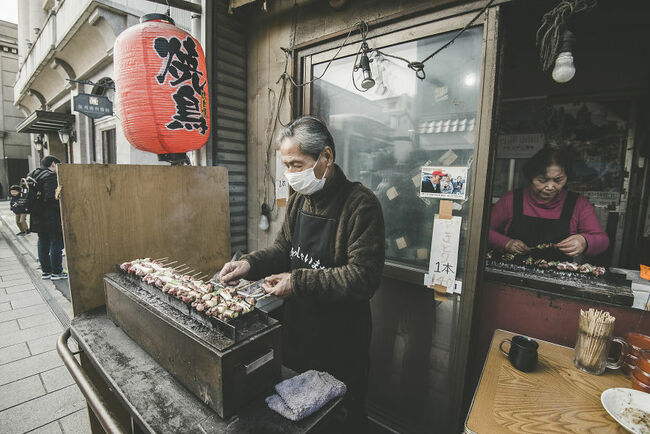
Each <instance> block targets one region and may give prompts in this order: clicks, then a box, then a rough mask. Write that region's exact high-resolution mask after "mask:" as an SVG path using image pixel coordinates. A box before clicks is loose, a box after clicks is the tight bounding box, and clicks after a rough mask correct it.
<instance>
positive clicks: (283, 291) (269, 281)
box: [262, 273, 291, 298]
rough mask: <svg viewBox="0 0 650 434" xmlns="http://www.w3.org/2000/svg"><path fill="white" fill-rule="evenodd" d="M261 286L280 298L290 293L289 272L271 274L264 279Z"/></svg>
mask: <svg viewBox="0 0 650 434" xmlns="http://www.w3.org/2000/svg"><path fill="white" fill-rule="evenodd" d="M262 288H264V290H265V291H266V292H267V293H269V294H273V295H275V296H278V297H280V298H286V297H288V296H290V295H291V273H282V274H273V275H271V276H269V277H267V278H266V279H265V282H264V283H263V284H262Z"/></svg>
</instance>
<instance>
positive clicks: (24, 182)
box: [19, 171, 47, 213]
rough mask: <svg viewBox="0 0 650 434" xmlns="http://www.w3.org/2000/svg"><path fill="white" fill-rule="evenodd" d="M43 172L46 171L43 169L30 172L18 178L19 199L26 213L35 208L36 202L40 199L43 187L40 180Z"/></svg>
mask: <svg viewBox="0 0 650 434" xmlns="http://www.w3.org/2000/svg"><path fill="white" fill-rule="evenodd" d="M44 174H47V173H46V172H45V171H42V172H38V173H34V172H32V173H30V174H29V175H27V176H26V177H25V178H22V179H21V180H20V195H19V198H20V199H19V200H20V202H21V205H22V206H23V208H24V209H25V210H26V211H25V212H27V213H29V212H30V211H31V210H32V209H33V208H35V207H36V205H37V204H38V202H39V201H41V197H42V196H43V191H42V190H43V187H42V185H41V183H40V180H41V179H42V178H43V177H44Z"/></svg>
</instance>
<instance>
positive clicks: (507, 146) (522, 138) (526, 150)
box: [497, 134, 544, 158]
mask: <svg viewBox="0 0 650 434" xmlns="http://www.w3.org/2000/svg"><path fill="white" fill-rule="evenodd" d="M543 147H544V134H501V135H499V140H498V142H497V158H530V157H532V156H533V155H535V153H536V152H537V151H539V150H540V149H542V148H543Z"/></svg>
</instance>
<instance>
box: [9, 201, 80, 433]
mask: <svg viewBox="0 0 650 434" xmlns="http://www.w3.org/2000/svg"><path fill="white" fill-rule="evenodd" d="M8 208H9V204H8V203H7V202H5V201H0V433H3V434H4V433H7V434H8V433H25V432H38V433H64V434H67V433H89V432H90V425H89V422H88V413H87V410H86V402H85V400H84V397H83V395H82V394H81V392H80V391H79V389H78V387H77V385H76V384H75V382H74V380H73V379H72V377H71V376H70V374H69V373H68V371H67V369H66V368H65V366H63V362H62V360H61V358H60V357H59V355H58V354H57V352H56V342H57V340H58V338H59V336H60V335H61V333H62V332H63V330H64V328H65V327H68V325H69V322H70V318H71V317H72V305H71V303H70V301H69V300H68V299H66V297H64V296H63V294H62V293H61V292H60V291H59V290H58V287H57V286H55V285H54V283H55V282H51V281H49V280H45V281H43V280H41V279H40V269H39V268H38V261H37V259H36V258H37V255H36V250H35V244H36V238H37V237H36V235H35V234H31V235H28V236H27V237H23V236H21V237H16V236H15V235H14V233H15V232H17V228H16V227H15V224H13V223H14V220H13V215H12V214H10V212H9V211H8ZM60 282H65V283H61V286H63V287H65V289H67V281H60ZM56 283H57V284H58V283H59V282H56Z"/></svg>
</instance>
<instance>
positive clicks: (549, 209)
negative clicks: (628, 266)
mask: <svg viewBox="0 0 650 434" xmlns="http://www.w3.org/2000/svg"><path fill="white" fill-rule="evenodd" d="M512 196H513V193H512V191H509V192H507V193H505V194H504V195H503V196H501V199H499V201H498V202H497V203H496V204H494V206H493V207H492V217H491V218H490V238H489V244H490V246H491V247H492V248H495V249H498V250H501V251H503V250H505V247H506V244H507V243H508V241H510V240H511V238H510V237H509V236H507V235H505V234H507V233H508V230H509V229H510V224H511V223H512ZM566 197H567V191H566V190H562V191H561V192H560V193H559V194H558V195H557V196H556V197H555V199H553V200H552V201H550V202H542V201H541V200H539V199H538V198H537V197H536V196H535V195H534V194H533V193H532V191H531V189H530V187H529V188H527V189H525V190H524V215H527V216H530V217H540V218H545V219H555V220H557V219H559V218H560V215H561V214H562V206H563V205H564V201H565V200H566ZM569 232H570V233H571V235H574V234H580V235H582V236H583V237H585V240H587V250H586V251H585V254H586V255H587V256H596V255H599V254H601V253H603V252H604V251H605V250H607V247H609V237H608V236H607V234H606V233H605V232H604V231H603V230H602V228H601V227H600V223H599V222H598V217H597V216H596V212H595V211H594V207H593V205H592V204H591V203H590V202H589V199H587V198H586V197H584V196H578V200H577V201H576V206H575V208H574V210H573V216H571V222H570V223H569Z"/></svg>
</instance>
